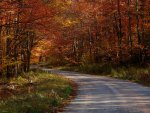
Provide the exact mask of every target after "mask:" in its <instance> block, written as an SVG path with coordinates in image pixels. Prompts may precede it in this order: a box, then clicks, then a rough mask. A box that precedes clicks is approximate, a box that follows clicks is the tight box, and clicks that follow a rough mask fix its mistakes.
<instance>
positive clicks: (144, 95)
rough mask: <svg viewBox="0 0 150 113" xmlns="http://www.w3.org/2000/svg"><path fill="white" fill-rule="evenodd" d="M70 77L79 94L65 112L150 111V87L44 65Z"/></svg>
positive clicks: (127, 112)
mask: <svg viewBox="0 0 150 113" xmlns="http://www.w3.org/2000/svg"><path fill="white" fill-rule="evenodd" d="M42 70H44V71H46V72H50V73H54V74H60V75H64V76H66V77H68V78H71V79H72V80H74V81H75V82H77V84H78V85H79V89H78V95H77V97H76V99H75V100H73V101H72V102H71V103H70V105H69V106H67V107H66V108H65V110H64V112H63V113H150V88H149V87H144V86H141V85H139V84H136V83H131V82H127V81H123V80H117V79H112V78H109V77H103V76H100V77H98V76H93V75H92V76H91V75H88V74H80V73H76V72H69V71H60V70H54V69H46V68H42Z"/></svg>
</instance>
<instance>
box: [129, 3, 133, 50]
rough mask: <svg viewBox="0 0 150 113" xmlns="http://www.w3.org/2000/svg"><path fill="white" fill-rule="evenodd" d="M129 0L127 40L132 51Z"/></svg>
mask: <svg viewBox="0 0 150 113" xmlns="http://www.w3.org/2000/svg"><path fill="white" fill-rule="evenodd" d="M130 2H131V0H128V42H129V46H130V50H131V52H132V31H131V11H130Z"/></svg>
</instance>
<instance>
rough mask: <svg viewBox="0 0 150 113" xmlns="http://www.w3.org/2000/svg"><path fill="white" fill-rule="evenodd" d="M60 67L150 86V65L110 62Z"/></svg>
mask: <svg viewBox="0 0 150 113" xmlns="http://www.w3.org/2000/svg"><path fill="white" fill-rule="evenodd" d="M58 69H61V70H68V71H77V72H81V73H86V74H94V75H103V76H109V77H113V78H118V79H124V80H130V81H133V82H138V83H140V84H143V85H146V86H150V67H137V66H128V67H116V66H115V67H113V66H111V65H110V64H91V65H81V66H74V67H59V68H58Z"/></svg>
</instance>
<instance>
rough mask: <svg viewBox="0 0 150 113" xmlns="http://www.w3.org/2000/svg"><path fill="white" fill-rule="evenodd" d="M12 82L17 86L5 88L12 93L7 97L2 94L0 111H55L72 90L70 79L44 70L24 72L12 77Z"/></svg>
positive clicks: (15, 112) (46, 112)
mask: <svg viewBox="0 0 150 113" xmlns="http://www.w3.org/2000/svg"><path fill="white" fill-rule="evenodd" d="M31 81H32V82H31ZM11 84H16V86H14V88H13V89H10V88H9V87H7V88H5V89H4V92H9V93H11V95H8V96H7V98H5V99H4V98H3V96H2V95H0V98H1V100H0V113H53V112H56V111H57V110H58V108H59V106H60V105H61V104H63V102H64V101H65V100H66V99H67V98H68V97H69V95H70V93H71V91H72V86H71V85H70V83H69V80H68V79H66V78H63V77H61V76H58V75H53V74H47V73H42V72H41V73H39V72H38V73H37V72H36V73H35V72H30V73H24V74H23V75H22V76H20V77H18V78H15V79H11V80H10V81H9V86H10V85H11ZM0 87H2V86H0ZM0 93H2V92H0Z"/></svg>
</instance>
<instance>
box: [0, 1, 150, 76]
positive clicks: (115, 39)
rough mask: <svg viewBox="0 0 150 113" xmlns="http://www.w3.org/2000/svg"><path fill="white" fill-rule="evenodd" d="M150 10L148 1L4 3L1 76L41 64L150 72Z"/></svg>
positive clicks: (0, 6) (0, 17)
mask: <svg viewBox="0 0 150 113" xmlns="http://www.w3.org/2000/svg"><path fill="white" fill-rule="evenodd" d="M149 5H150V1H149V0H107V1H106V0H2V1H0V13H1V15H0V75H1V77H2V76H3V77H11V76H17V75H18V74H19V73H22V72H28V71H29V68H30V64H31V62H42V61H46V62H49V64H51V65H56V66H58V65H66V64H69V65H82V64H102V63H111V64H113V65H120V66H122V65H123V66H127V65H138V66H141V65H146V66H147V65H148V64H149V60H150V50H149V48H150V47H149V46H150V12H149V10H150V8H149ZM31 60H32V61H31Z"/></svg>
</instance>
